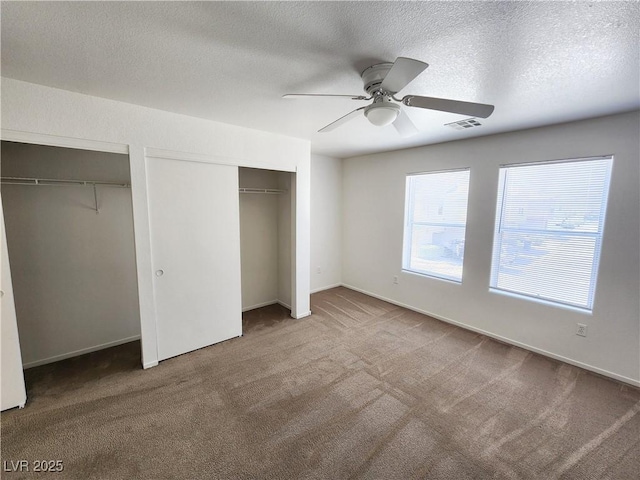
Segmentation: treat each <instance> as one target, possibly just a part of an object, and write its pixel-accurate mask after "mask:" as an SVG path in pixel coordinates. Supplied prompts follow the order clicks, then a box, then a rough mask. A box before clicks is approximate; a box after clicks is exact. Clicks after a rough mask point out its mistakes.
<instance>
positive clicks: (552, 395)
mask: <svg viewBox="0 0 640 480" xmlns="http://www.w3.org/2000/svg"><path fill="white" fill-rule="evenodd" d="M312 310H313V312H314V314H313V315H312V316H311V317H309V318H306V319H303V320H293V319H290V318H288V317H287V312H286V311H284V309H282V308H281V307H278V306H273V307H266V308H263V309H260V310H255V311H253V312H249V313H247V314H245V319H244V323H245V325H244V326H245V336H244V337H242V338H238V339H234V340H230V341H228V342H224V343H222V344H219V345H215V346H212V347H208V348H205V349H202V350H199V351H197V352H193V353H190V354H187V355H182V356H180V357H177V358H174V359H171V360H167V361H164V362H161V364H160V365H159V366H158V367H156V368H152V369H150V370H147V371H143V370H141V369H140V367H139V364H140V359H139V345H138V344H137V343H133V344H129V345H124V346H121V347H116V348H113V349H109V350H105V351H102V352H97V353H93V354H89V355H85V356H83V357H78V358H75V359H71V360H67V361H64V362H59V363H58V364H54V365H48V366H43V367H38V368H34V369H31V370H28V371H27V384H28V395H29V403H28V406H27V408H26V409H24V410H11V411H8V412H4V413H3V414H2V460H3V461H7V462H8V461H10V460H13V461H17V460H21V459H26V460H30V461H33V460H44V459H49V460H58V459H59V460H62V461H63V462H64V471H63V472H62V473H58V474H46V475H45V474H40V475H39V474H34V473H32V472H29V473H22V474H17V473H7V472H3V478H29V479H31V478H42V477H45V478H74V479H94V478H96V479H142V478H145V479H172V478H176V479H200V478H204V479H208V478H223V479H235V478H247V479H249V478H251V479H289V478H326V479H342V478H375V479H404V478H435V479H454V480H462V479H467V478H476V479H483V478H514V479H516V478H531V479H553V478H572V479H603V478H607V479H616V480H620V479H637V478H638V472H640V414H639V412H640V390H638V389H636V388H633V387H630V386H626V385H623V384H621V383H617V382H615V381H612V380H608V379H605V378H602V377H599V376H597V375H594V374H591V373H589V372H586V371H584V370H581V369H579V368H575V367H572V366H569V365H565V364H563V363H559V362H556V361H553V360H550V359H547V358H545V357H542V356H539V355H535V354H532V353H529V352H527V351H525V350H522V349H519V348H516V347H511V346H508V345H504V344H501V343H499V342H496V341H493V340H491V339H488V338H486V337H483V336H481V335H477V334H475V333H472V332H468V331H465V330H462V329H460V328H457V327H453V326H451V325H448V324H446V323H442V322H439V321H437V320H433V319H431V318H429V317H425V316H423V315H420V314H417V313H414V312H411V311H408V310H405V309H403V308H399V307H396V306H393V305H390V304H388V303H385V302H382V301H379V300H376V299H373V298H370V297H367V296H365V295H362V294H359V293H356V292H353V291H351V290H348V289H345V288H337V289H333V290H329V291H327V292H322V293H319V294H315V295H313V297H312ZM612 354H613V352H612ZM9 465H10V464H9ZM31 465H33V464H31ZM3 467H4V469H6V467H7V465H6V464H4V465H3Z"/></svg>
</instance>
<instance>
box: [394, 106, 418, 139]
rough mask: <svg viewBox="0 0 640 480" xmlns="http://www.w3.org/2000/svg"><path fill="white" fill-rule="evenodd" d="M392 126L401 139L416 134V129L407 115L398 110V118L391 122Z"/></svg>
mask: <svg viewBox="0 0 640 480" xmlns="http://www.w3.org/2000/svg"><path fill="white" fill-rule="evenodd" d="M393 126H394V127H395V128H396V130H397V131H398V133H399V134H400V136H401V137H404V138H406V137H411V136H412V135H415V134H416V133H418V127H416V126H415V124H414V123H413V122H412V121H411V119H410V118H409V115H407V114H406V112H405V111H404V110H400V114H399V115H398V118H396V119H395V121H394V122H393Z"/></svg>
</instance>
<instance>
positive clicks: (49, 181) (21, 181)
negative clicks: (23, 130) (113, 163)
mask: <svg viewBox="0 0 640 480" xmlns="http://www.w3.org/2000/svg"><path fill="white" fill-rule="evenodd" d="M0 183H2V184H5V185H49V186H58V187H69V186H77V185H85V186H90V187H93V186H96V185H100V186H105V187H120V188H129V187H130V186H131V184H130V183H122V182H102V181H97V180H63V179H53V178H26V177H0Z"/></svg>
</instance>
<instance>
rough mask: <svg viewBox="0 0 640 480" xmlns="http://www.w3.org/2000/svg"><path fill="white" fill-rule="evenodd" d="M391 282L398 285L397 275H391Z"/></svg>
mask: <svg viewBox="0 0 640 480" xmlns="http://www.w3.org/2000/svg"><path fill="white" fill-rule="evenodd" d="M393 283H394V284H395V285H398V283H399V282H398V276H397V275H394V276H393Z"/></svg>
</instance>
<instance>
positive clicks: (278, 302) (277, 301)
mask: <svg viewBox="0 0 640 480" xmlns="http://www.w3.org/2000/svg"><path fill="white" fill-rule="evenodd" d="M276 303H277V304H278V305H282V306H283V307H284V308H286V309H287V310H291V305H288V304H286V303H284V302H283V301H282V300H276Z"/></svg>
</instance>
